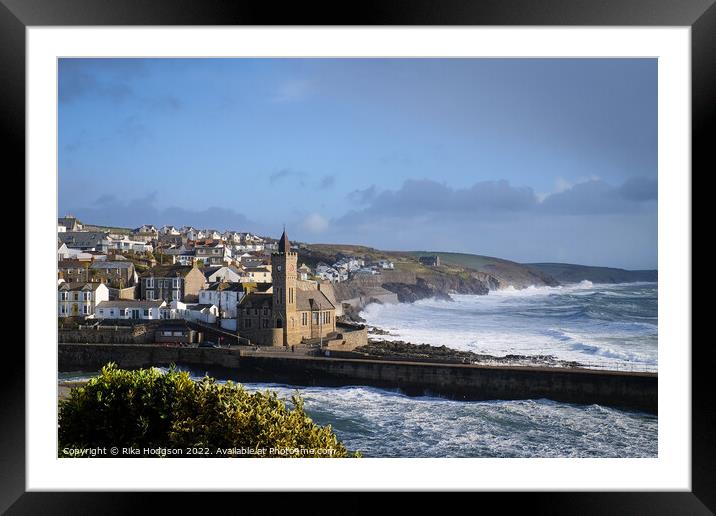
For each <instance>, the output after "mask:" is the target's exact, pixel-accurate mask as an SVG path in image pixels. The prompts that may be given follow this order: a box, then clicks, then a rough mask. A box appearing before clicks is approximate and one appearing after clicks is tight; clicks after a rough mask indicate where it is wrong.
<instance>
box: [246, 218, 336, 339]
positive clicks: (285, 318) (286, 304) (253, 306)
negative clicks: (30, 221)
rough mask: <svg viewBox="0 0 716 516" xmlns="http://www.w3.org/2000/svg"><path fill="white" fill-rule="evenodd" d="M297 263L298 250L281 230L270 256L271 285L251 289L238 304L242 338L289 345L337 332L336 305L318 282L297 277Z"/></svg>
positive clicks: (329, 335)
mask: <svg viewBox="0 0 716 516" xmlns="http://www.w3.org/2000/svg"><path fill="white" fill-rule="evenodd" d="M297 263H298V253H295V252H293V251H291V243H290V242H289V241H288V237H287V236H286V231H285V230H284V232H283V234H282V235H281V239H280V240H279V242H278V251H277V252H275V253H273V254H272V255H271V265H272V277H273V286H272V288H271V289H270V290H269V291H268V292H252V293H250V294H248V295H246V296H244V298H243V299H242V300H241V302H240V303H239V309H238V313H237V319H238V325H239V335H240V336H241V337H245V338H247V339H249V340H250V341H251V342H252V343H254V344H259V345H264V346H292V345H295V344H301V343H302V342H306V341H311V340H318V339H320V338H321V337H323V338H330V337H331V336H334V335H336V307H335V306H334V304H333V303H332V302H331V301H330V300H329V299H328V297H326V295H325V293H324V292H322V291H321V290H320V288H321V286H320V284H315V285H313V284H308V282H303V281H299V280H298V279H297V275H298V271H297ZM308 285H310V286H308Z"/></svg>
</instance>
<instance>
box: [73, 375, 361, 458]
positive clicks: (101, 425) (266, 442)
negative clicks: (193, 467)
mask: <svg viewBox="0 0 716 516" xmlns="http://www.w3.org/2000/svg"><path fill="white" fill-rule="evenodd" d="M292 404H293V406H294V407H293V409H291V408H288V407H287V406H286V405H285V404H284V403H283V401H281V400H280V399H279V398H278V396H277V395H276V393H275V392H270V391H265V392H254V393H250V392H248V391H247V390H246V389H244V387H243V386H241V385H240V384H235V383H233V382H227V383H226V384H219V383H216V381H215V380H214V379H213V378H209V377H205V378H203V379H202V380H201V381H198V382H194V381H192V380H191V378H190V377H189V374H188V373H187V372H183V371H178V370H176V369H175V368H174V367H172V368H171V369H170V370H169V371H168V372H165V373H163V372H162V371H160V370H159V369H156V368H150V369H140V370H134V371H129V370H123V369H119V368H118V367H117V366H116V364H113V363H109V364H107V365H106V366H105V367H103V368H102V371H101V372H100V374H99V375H98V376H96V377H94V378H91V379H90V380H89V381H88V382H87V384H85V385H84V386H82V387H77V388H74V389H72V391H71V392H70V396H69V397H68V398H67V399H65V400H61V401H60V406H59V443H60V450H61V451H60V455H61V456H63V455H64V454H63V452H62V450H63V449H66V448H75V449H84V448H93V447H112V446H116V447H119V449H122V448H125V447H132V448H135V449H136V448H138V449H144V448H158V447H166V448H173V449H186V448H208V449H209V450H210V453H211V454H214V453H215V450H217V449H223V450H226V449H236V448H239V449H243V450H253V453H245V452H242V453H240V454H238V455H233V456H253V457H257V456H269V457H270V456H280V457H297V456H316V457H323V458H325V457H347V456H349V453H348V451H347V450H346V448H345V446H344V445H343V444H342V443H341V442H340V441H339V440H338V439H337V437H336V435H335V434H334V433H333V431H332V429H331V427H330V425H328V426H325V427H321V426H318V425H316V424H315V423H314V422H313V421H312V420H311V418H310V417H309V416H308V415H307V414H306V412H305V411H304V404H303V400H302V399H301V398H300V397H299V396H298V395H295V396H293V398H292ZM300 450H316V451H318V454H316V455H311V454H310V453H309V452H306V451H302V452H301V451H300ZM314 453H315V452H314ZM354 456H360V455H359V454H354Z"/></svg>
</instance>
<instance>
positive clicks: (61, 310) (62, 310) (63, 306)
mask: <svg viewBox="0 0 716 516" xmlns="http://www.w3.org/2000/svg"><path fill="white" fill-rule="evenodd" d="M60 313H61V314H64V313H65V305H60Z"/></svg>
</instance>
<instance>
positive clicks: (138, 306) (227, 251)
mask: <svg viewBox="0 0 716 516" xmlns="http://www.w3.org/2000/svg"><path fill="white" fill-rule="evenodd" d="M284 237H285V233H284ZM286 242H287V240H286V241H285V242H283V243H282V242H281V241H279V240H276V239H272V238H268V237H262V236H258V235H255V234H252V233H248V232H238V231H224V232H219V231H216V230H212V229H197V228H194V227H190V226H186V227H181V228H177V227H174V226H170V225H165V226H162V227H159V228H157V227H155V226H153V225H149V224H147V225H143V226H141V227H138V228H135V229H131V230H128V229H122V228H108V227H101V226H93V225H89V224H83V223H82V222H81V221H80V220H78V219H77V218H75V217H73V216H71V215H67V216H65V217H61V218H59V219H58V223H57V275H58V285H57V300H58V313H57V315H58V317H59V318H60V320H62V319H65V320H67V321H68V322H69V320H73V321H84V322H85V324H87V323H92V324H97V323H109V322H118V321H122V320H126V321H128V322H129V323H130V324H131V322H132V321H134V322H137V323H139V322H142V321H152V320H183V321H192V322H195V323H202V324H205V325H212V326H216V327H217V328H221V329H223V330H226V331H229V332H237V331H238V330H239V329H240V327H241V326H242V317H243V318H244V320H245V321H246V322H248V319H249V317H248V316H249V315H253V313H251V314H249V313H248V310H246V314H242V308H241V306H242V303H244V302H245V303H248V302H249V299H255V298H256V296H257V295H258V296H259V297H260V296H261V295H270V294H272V293H273V292H274V284H275V283H276V281H279V282H280V281H281V279H280V278H277V277H276V274H277V271H276V270H274V266H275V264H274V263H273V262H274V261H275V256H276V255H277V254H281V255H283V254H286V253H288V255H290V256H296V257H297V256H298V255H299V253H298V251H300V250H301V249H305V246H304V244H300V243H299V244H288V245H289V246H290V248H289V249H284V248H281V246H282V245H284V246H285V245H287V244H286ZM296 259H297V258H296ZM329 261H330V260H329ZM278 268H279V270H280V269H281V265H278ZM394 268H395V265H394V263H393V262H392V261H391V260H387V259H376V260H369V261H367V260H365V259H359V258H356V257H351V256H341V257H339V258H337V259H336V260H335V261H331V263H326V262H323V261H320V262H318V263H315V264H314V265H308V264H306V263H296V265H295V280H296V282H297V289H298V290H299V291H301V292H308V291H321V292H322V293H321V296H322V297H321V299H324V298H323V296H325V300H324V301H323V303H324V304H325V305H327V306H330V307H331V309H332V310H333V312H334V313H333V315H332V317H333V318H339V319H340V318H341V317H342V316H343V306H342V303H341V302H340V301H338V300H336V296H335V291H334V289H333V286H334V285H337V284H339V283H341V282H347V281H349V280H352V279H356V278H361V277H363V278H375V277H376V276H380V275H381V274H382V272H383V271H392V270H394ZM285 273H286V271H285V270H284V271H281V274H284V275H285ZM291 295H292V296H293V293H292V294H291ZM304 297H305V296H304ZM287 302H288V303H289V306H290V303H291V302H292V299H288V300H287ZM257 313H258V312H257ZM330 315H331V314H326V315H325V316H321V317H324V319H323V320H326V321H327V320H328V318H329V316H330ZM284 317H285V318H286V319H287V320H286V321H285V322H283V321H276V320H271V321H269V320H268V319H266V320H264V321H258V322H256V324H258V325H263V327H265V328H268V327H275V326H276V324H290V322H289V321H288V319H289V318H290V317H289V316H286V315H284ZM302 317H303V319H304V320H305V319H306V318H308V316H307V315H303V316H302ZM294 324H295V323H294ZM307 325H308V326H310V323H307ZM244 330H245V331H244V333H247V334H249V333H251V331H250V330H249V329H248V328H244ZM327 335H328V334H326V336H327ZM252 340H253V341H254V342H255V341H258V340H261V339H259V338H254V339H252Z"/></svg>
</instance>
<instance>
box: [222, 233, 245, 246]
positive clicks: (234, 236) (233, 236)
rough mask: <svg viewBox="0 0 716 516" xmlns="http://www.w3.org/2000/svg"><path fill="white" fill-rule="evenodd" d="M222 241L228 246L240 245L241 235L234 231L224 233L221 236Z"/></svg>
mask: <svg viewBox="0 0 716 516" xmlns="http://www.w3.org/2000/svg"><path fill="white" fill-rule="evenodd" d="M222 237H223V239H224V240H226V241H227V242H228V243H230V244H240V243H241V235H240V234H238V233H237V232H236V231H224V234H223V235H222Z"/></svg>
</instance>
